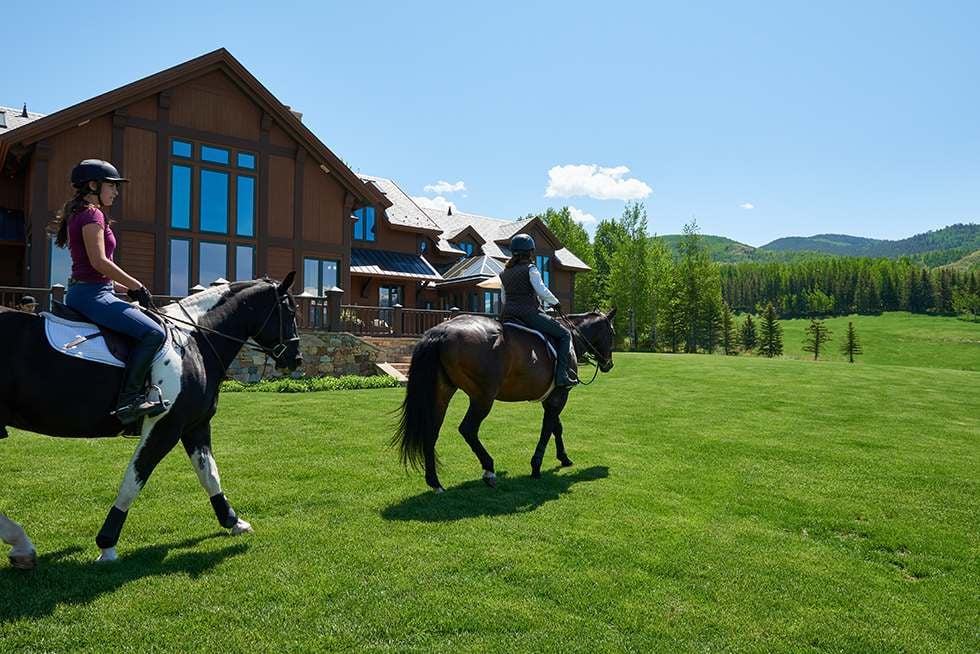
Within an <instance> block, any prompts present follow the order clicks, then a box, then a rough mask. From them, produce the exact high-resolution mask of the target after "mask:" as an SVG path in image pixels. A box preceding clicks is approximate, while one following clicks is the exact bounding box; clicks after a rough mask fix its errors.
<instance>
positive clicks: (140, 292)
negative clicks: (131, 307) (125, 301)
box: [126, 286, 153, 309]
mask: <svg viewBox="0 0 980 654" xmlns="http://www.w3.org/2000/svg"><path fill="white" fill-rule="evenodd" d="M126 295H128V296H129V299H131V300H136V301H137V302H139V305H140V306H141V307H143V308H144V309H149V308H150V307H152V306H153V296H152V295H150V292H149V291H148V290H146V287H145V286H140V287H139V288H137V289H130V290H128V291H126Z"/></svg>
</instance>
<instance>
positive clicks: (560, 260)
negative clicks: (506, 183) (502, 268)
mask: <svg viewBox="0 0 980 654" xmlns="http://www.w3.org/2000/svg"><path fill="white" fill-rule="evenodd" d="M428 213H429V216H430V217H431V218H432V219H433V220H434V221H435V222H437V223H439V225H441V226H442V228H443V232H442V235H441V236H440V239H441V240H448V239H455V238H456V237H457V236H458V235H459V234H461V233H463V232H465V231H466V230H467V228H472V230H473V231H475V232H477V233H478V234H480V236H481V237H482V238H483V239H484V242H483V243H482V245H481V246H480V247H481V249H482V250H483V254H485V255H487V256H488V257H493V258H494V259H499V260H503V259H509V258H510V248H509V247H508V246H509V243H510V239H511V238H513V237H514V235H515V234H517V233H519V232H527V231H529V230H530V228H531V227H532V226H536V227H537V228H538V229H539V230H540V231H541V233H543V234H544V235H545V237H546V238H547V239H548V241H549V242H550V244H551V245H553V246H554V247H555V257H554V262H555V263H556V264H557V265H558V266H560V267H562V268H565V269H567V270H573V271H578V272H585V271H588V270H592V269H591V268H590V267H589V266H588V265H587V264H586V263H585V262H583V261H582V260H581V259H579V258H578V257H576V256H575V255H574V254H572V252H571V251H570V250H569V249H568V248H564V247H559V246H560V245H561V242H560V241H559V240H558V237H556V236H555V235H554V234H553V233H552V232H551V230H550V229H548V226H547V225H546V224H545V223H544V221H543V220H541V219H540V218H538V217H534V218H531V219H530V220H527V219H525V220H499V219H497V218H490V217H488V216H480V215H478V214H474V213H465V212H462V211H458V210H453V213H452V215H449V214H437V213H436V212H434V211H429V212H428ZM441 251H442V250H441V249H440V252H441ZM467 261H469V260H467ZM461 263H462V262H461ZM457 265H459V264H457ZM454 267H455V266H454ZM495 274H496V273H495ZM447 275H448V272H447ZM444 277H445V275H444Z"/></svg>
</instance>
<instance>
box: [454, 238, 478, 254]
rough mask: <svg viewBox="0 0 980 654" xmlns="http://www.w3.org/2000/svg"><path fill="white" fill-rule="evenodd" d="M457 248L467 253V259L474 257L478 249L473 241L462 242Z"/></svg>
mask: <svg viewBox="0 0 980 654" xmlns="http://www.w3.org/2000/svg"><path fill="white" fill-rule="evenodd" d="M456 247H458V248H459V249H460V250H462V251H463V252H465V253H466V256H467V257H472V256H473V250H474V249H476V245H474V244H473V243H472V242H471V241H460V243H459V245H457V246H456Z"/></svg>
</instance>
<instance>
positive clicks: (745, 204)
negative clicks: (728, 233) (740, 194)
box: [738, 202, 755, 209]
mask: <svg viewBox="0 0 980 654" xmlns="http://www.w3.org/2000/svg"><path fill="white" fill-rule="evenodd" d="M738 206H740V207H742V208H743V209H755V205H754V204H752V203H751V202H743V203H742V204H740V205H738Z"/></svg>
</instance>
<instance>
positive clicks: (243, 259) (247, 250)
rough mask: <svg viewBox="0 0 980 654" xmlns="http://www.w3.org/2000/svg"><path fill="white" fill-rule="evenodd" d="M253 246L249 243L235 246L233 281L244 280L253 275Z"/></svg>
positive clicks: (251, 277)
mask: <svg viewBox="0 0 980 654" xmlns="http://www.w3.org/2000/svg"><path fill="white" fill-rule="evenodd" d="M254 270H255V248H253V247H252V246H251V245H237V246H235V281H236V282H246V281H248V280H250V279H253V278H254V277H255V272H254Z"/></svg>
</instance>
